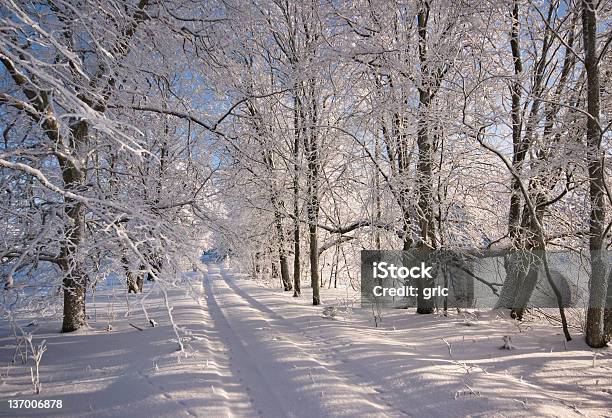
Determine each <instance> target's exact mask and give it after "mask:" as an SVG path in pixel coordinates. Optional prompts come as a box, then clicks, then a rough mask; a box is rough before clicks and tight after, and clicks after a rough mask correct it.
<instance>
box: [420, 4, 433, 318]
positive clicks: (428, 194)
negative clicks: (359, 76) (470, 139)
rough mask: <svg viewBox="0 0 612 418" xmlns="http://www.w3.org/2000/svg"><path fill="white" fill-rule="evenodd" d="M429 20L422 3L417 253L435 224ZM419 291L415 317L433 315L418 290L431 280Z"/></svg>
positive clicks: (426, 245)
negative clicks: (430, 129) (416, 315)
mask: <svg viewBox="0 0 612 418" xmlns="http://www.w3.org/2000/svg"><path fill="white" fill-rule="evenodd" d="M428 20H429V3H428V2H427V1H422V2H421V3H420V6H419V12H418V14H417V24H418V34H419V60H420V63H421V66H420V69H421V79H422V80H423V81H422V84H423V85H422V86H420V87H419V89H418V90H419V117H418V121H417V124H418V129H417V146H418V161H417V173H416V175H417V186H418V192H419V195H418V200H417V209H418V217H419V231H420V240H421V242H420V243H419V248H420V249H423V250H425V249H429V248H434V247H435V223H434V211H433V194H432V187H433V185H432V183H433V179H432V170H433V156H432V152H433V150H432V143H431V137H430V135H429V121H428V116H429V115H428V111H429V107H430V105H431V100H432V96H433V93H432V90H431V86H430V85H429V83H430V82H429V81H426V80H427V79H428V78H429V76H430V74H429V72H430V70H429V69H428V58H427V22H428ZM417 283H418V287H419V296H418V297H417V313H420V314H428V313H432V312H433V311H434V299H433V298H431V299H425V298H424V297H423V294H422V293H423V292H422V289H423V288H425V287H432V284H433V281H432V280H431V279H427V280H426V279H420V280H418V281H417Z"/></svg>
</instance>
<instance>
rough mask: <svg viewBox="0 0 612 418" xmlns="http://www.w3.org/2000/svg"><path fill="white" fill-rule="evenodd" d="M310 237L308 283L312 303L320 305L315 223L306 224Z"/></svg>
mask: <svg viewBox="0 0 612 418" xmlns="http://www.w3.org/2000/svg"><path fill="white" fill-rule="evenodd" d="M308 235H309V237H310V284H311V286H312V304H313V305H320V304H321V296H320V292H319V284H320V279H319V243H318V239H317V225H316V224H314V225H313V224H310V225H308Z"/></svg>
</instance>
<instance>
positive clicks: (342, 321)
mask: <svg viewBox="0 0 612 418" xmlns="http://www.w3.org/2000/svg"><path fill="white" fill-rule="evenodd" d="M206 268H207V270H208V272H207V273H206V274H204V275H201V274H199V273H194V274H189V275H188V277H187V279H186V280H187V281H189V283H190V285H191V286H186V288H191V291H190V292H184V291H178V290H169V291H168V298H169V301H170V303H171V304H172V305H173V306H174V309H173V311H172V314H173V317H174V320H175V322H176V324H177V326H178V327H180V329H178V332H179V334H180V335H181V339H182V342H183V343H184V345H185V352H184V353H180V352H178V351H177V348H178V342H177V340H176V337H175V333H174V331H173V327H172V326H171V325H170V321H169V319H168V314H167V311H166V309H165V307H164V302H163V296H162V294H161V293H160V294H155V291H154V292H152V293H151V294H150V296H148V298H147V299H146V300H145V302H144V304H145V307H146V308H147V312H148V315H149V317H150V318H151V319H153V320H154V321H155V322H156V323H157V324H158V326H156V327H151V326H150V325H149V324H148V322H147V320H146V318H145V316H144V314H143V312H142V309H140V308H139V305H138V303H137V302H138V300H139V299H140V298H141V297H142V296H141V295H138V296H135V295H130V313H129V315H127V316H126V313H127V310H126V302H125V298H124V296H123V295H121V296H118V297H116V298H115V300H114V302H112V303H111V301H112V298H110V297H109V295H106V297H105V296H104V295H98V296H97V302H96V311H95V319H96V320H95V321H94V320H93V317H92V318H91V319H90V327H89V328H88V329H87V330H86V331H83V332H80V333H72V334H60V333H58V332H57V330H58V329H59V328H60V325H59V322H52V321H51V322H46V323H40V324H38V325H37V326H34V327H31V328H36V327H37V329H36V330H35V332H34V343H35V344H36V343H39V342H40V341H41V340H43V339H44V340H46V342H47V346H48V350H47V352H46V353H45V354H44V356H43V359H42V363H41V368H40V376H41V377H40V379H41V383H42V393H41V394H40V395H34V394H33V391H32V385H31V377H30V365H32V362H31V361H28V364H27V365H22V364H21V360H19V359H18V360H17V362H15V363H14V364H11V360H12V359H13V355H14V353H15V344H14V343H15V340H14V337H13V336H12V333H11V332H10V329H9V328H8V324H2V328H1V331H0V373H1V381H0V399H1V400H2V407H1V409H0V414H1V415H2V416H61V417H81V416H91V417H108V416H115V417H157V416H167V417H174V416H176V417H179V416H201V417H221V416H264V417H318V416H346V417H353V416H376V417H378V416H394V417H395V416H408V417H409V416H413V417H429V416H436V417H438V416H440V417H457V416H491V417H502V416H504V417H509V416H551V417H553V416H554V417H559V416H568V417H571V416H591V417H603V416H612V350H611V349H610V348H607V349H603V350H597V351H595V350H591V349H589V348H588V347H587V346H586V344H585V343H584V342H583V338H582V335H580V334H578V333H577V332H576V331H574V334H575V338H574V340H573V341H571V342H570V343H567V345H565V344H564V342H563V337H562V335H561V333H560V330H559V329H557V328H554V327H552V326H550V325H548V324H547V323H545V322H543V321H542V322H539V321H531V322H527V323H524V324H523V325H522V326H520V327H517V325H515V324H516V322H515V321H511V320H508V319H505V318H502V317H500V316H499V315H498V314H497V313H495V312H487V313H483V314H480V315H478V316H477V317H476V316H470V317H465V316H457V315H454V316H450V317H443V316H435V315H427V316H425V315H423V316H421V315H414V314H411V313H407V312H406V311H402V310H395V311H386V312H383V317H382V323H381V324H379V327H378V328H375V327H374V321H373V317H372V311H371V309H367V308H363V309H362V308H357V307H351V304H352V300H353V297H354V294H351V293H348V291H347V290H342V291H341V290H327V289H324V290H323V291H322V295H323V298H324V300H323V302H324V306H330V305H335V306H337V307H338V309H337V313H336V315H335V318H334V319H330V318H327V317H324V316H322V311H323V308H322V307H313V306H310V305H309V302H310V300H311V297H310V295H309V294H308V293H309V292H308V289H305V291H304V294H303V297H302V298H300V299H295V298H292V297H291V294H290V292H286V293H283V292H282V291H281V290H278V289H268V288H264V287H261V286H258V285H256V284H254V283H253V282H252V281H249V280H247V279H246V278H245V277H244V276H242V275H239V274H234V273H233V272H232V271H231V270H229V269H226V268H225V267H224V266H221V265H216V264H208V265H207V266H206ZM147 286H148V287H150V286H151V284H150V283H148V284H147ZM146 290H147V288H145V293H146ZM90 309H93V308H90ZM89 314H90V315H93V312H91V311H90V312H89ZM109 324H110V325H111V327H112V330H111V331H108V325H109ZM21 325H22V326H25V325H27V322H25V321H24V322H23V323H21ZM134 326H136V327H139V328H141V329H142V331H141V330H139V329H137V328H136V327H134ZM25 329H26V330H27V328H25ZM504 336H510V337H511V338H512V345H513V346H514V349H512V350H501V349H500V346H502V344H503V337H504ZM594 353H597V355H596V356H595V357H594ZM8 399H58V400H62V409H56V410H45V411H38V412H36V411H32V410H25V409H20V410H19V411H18V412H17V413H16V412H15V411H10V410H9V409H8V406H7V402H6V401H7V400H8Z"/></svg>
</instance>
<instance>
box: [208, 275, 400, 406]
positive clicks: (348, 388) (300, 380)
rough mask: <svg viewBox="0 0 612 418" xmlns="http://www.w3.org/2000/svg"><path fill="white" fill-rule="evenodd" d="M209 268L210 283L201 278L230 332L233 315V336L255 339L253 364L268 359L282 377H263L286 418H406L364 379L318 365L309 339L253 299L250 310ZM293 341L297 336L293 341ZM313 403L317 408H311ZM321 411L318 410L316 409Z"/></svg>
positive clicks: (318, 357)
mask: <svg viewBox="0 0 612 418" xmlns="http://www.w3.org/2000/svg"><path fill="white" fill-rule="evenodd" d="M208 268H209V272H211V273H212V274H211V275H210V276H209V278H208V280H205V283H206V286H207V289H209V291H208V293H209V294H211V293H212V288H213V287H214V298H217V299H219V298H220V299H221V300H222V308H220V310H221V311H222V312H221V313H222V314H224V316H226V317H228V318H226V321H227V322H228V325H229V326H230V328H231V325H230V324H229V322H231V321H232V317H235V316H236V315H239V316H240V318H241V320H240V321H237V322H238V324H239V326H240V328H241V330H239V331H238V332H235V334H250V335H249V338H248V340H249V341H253V340H256V341H257V346H258V347H257V348H258V349H259V353H260V354H259V355H258V356H257V357H256V358H254V361H256V362H258V363H260V362H261V361H262V358H264V357H268V360H267V364H269V366H270V368H271V369H273V370H274V369H276V373H278V374H279V375H280V376H279V375H278V374H277V375H276V376H274V375H269V373H261V374H262V376H263V378H264V379H265V378H266V375H268V376H267V377H272V378H273V380H275V381H274V385H272V386H273V389H274V392H275V393H281V394H284V395H282V396H277V398H280V402H281V403H282V402H283V400H284V399H286V398H287V397H288V398H290V399H291V405H289V411H288V412H289V413H290V415H292V416H330V415H331V416H337V415H346V416H351V415H354V414H356V413H359V415H366V416H367V415H369V416H400V415H402V416H406V415H407V414H406V412H405V411H394V410H392V405H391V404H390V403H389V402H387V401H385V400H384V399H383V397H382V396H380V392H381V390H380V389H379V390H378V391H377V390H375V389H373V388H371V387H369V386H368V385H365V384H360V383H363V379H359V378H358V377H357V376H356V375H354V374H352V373H347V372H346V370H342V369H338V364H333V365H332V364H330V362H329V361H321V358H322V357H326V356H324V355H323V356H322V355H321V352H319V351H317V350H316V349H315V346H314V344H315V341H314V340H313V339H311V338H309V337H308V336H306V335H305V334H303V333H302V332H300V331H299V330H296V329H294V328H292V327H287V325H286V320H285V319H284V318H282V317H281V316H279V315H278V314H276V313H275V312H274V311H272V310H270V309H269V308H268V307H266V306H265V305H262V304H259V303H258V302H256V301H255V302H256V303H255V306H254V304H253V303H252V301H250V300H249V299H250V298H245V297H244V295H241V294H240V293H239V292H236V290H235V289H234V288H232V287H231V286H230V285H229V283H228V281H227V279H226V277H225V274H226V273H225V272H224V271H222V270H219V271H218V272H217V269H218V267H217V266H213V265H209V266H208ZM215 279H216V280H215ZM213 283H214V284H213ZM217 307H218V305H217ZM238 310H240V312H238ZM235 325H236V324H235ZM245 325H248V326H246V327H245ZM247 328H248V330H247ZM296 337H298V338H297V342H296ZM239 338H240V337H239ZM247 342H248V341H247ZM307 346H309V347H308V348H307ZM250 348H251V347H250ZM309 348H312V349H309ZM251 350H253V348H251ZM266 351H267V352H266ZM270 356H272V357H274V358H276V359H281V361H276V362H275V361H274V359H269V357H270ZM252 357H254V356H252ZM282 360H285V361H282ZM336 363H337V362H336ZM265 371H266V372H267V371H268V370H265ZM279 380H280V382H279ZM360 381H361V382H360ZM291 385H293V386H294V388H299V390H300V392H299V393H294V392H292V391H291V390H290V388H291ZM268 386H270V385H268ZM321 389H322V390H321ZM296 398H297V399H296ZM296 401H298V402H297V403H296ZM256 404H257V398H256ZM313 405H314V406H316V408H314V410H313ZM319 407H320V408H321V409H320V410H317V408H319Z"/></svg>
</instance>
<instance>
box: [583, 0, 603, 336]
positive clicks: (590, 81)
mask: <svg viewBox="0 0 612 418" xmlns="http://www.w3.org/2000/svg"><path fill="white" fill-rule="evenodd" d="M596 7H597V2H596V1H594V0H582V35H583V44H584V64H585V65H584V66H585V69H586V74H587V111H588V114H589V116H588V118H587V135H586V136H587V138H586V140H587V160H588V171H589V201H590V204H591V213H590V219H589V250H590V252H591V282H590V286H589V288H590V293H589V308H588V311H587V322H586V342H587V344H588V345H589V346H590V347H603V346H605V345H606V342H607V341H606V338H605V335H604V308H605V303H606V292H607V285H608V283H607V278H608V275H607V274H606V261H605V260H604V257H603V254H602V252H603V251H604V250H605V246H604V245H603V244H604V243H603V240H604V237H603V234H604V230H605V219H606V208H605V201H604V187H605V185H604V181H605V180H604V155H603V152H602V149H601V130H600V127H599V106H600V97H599V95H600V92H599V88H600V85H599V63H598V61H599V60H598V56H597V44H596V43H597V39H596V38H597V15H596V11H595V9H596Z"/></svg>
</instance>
